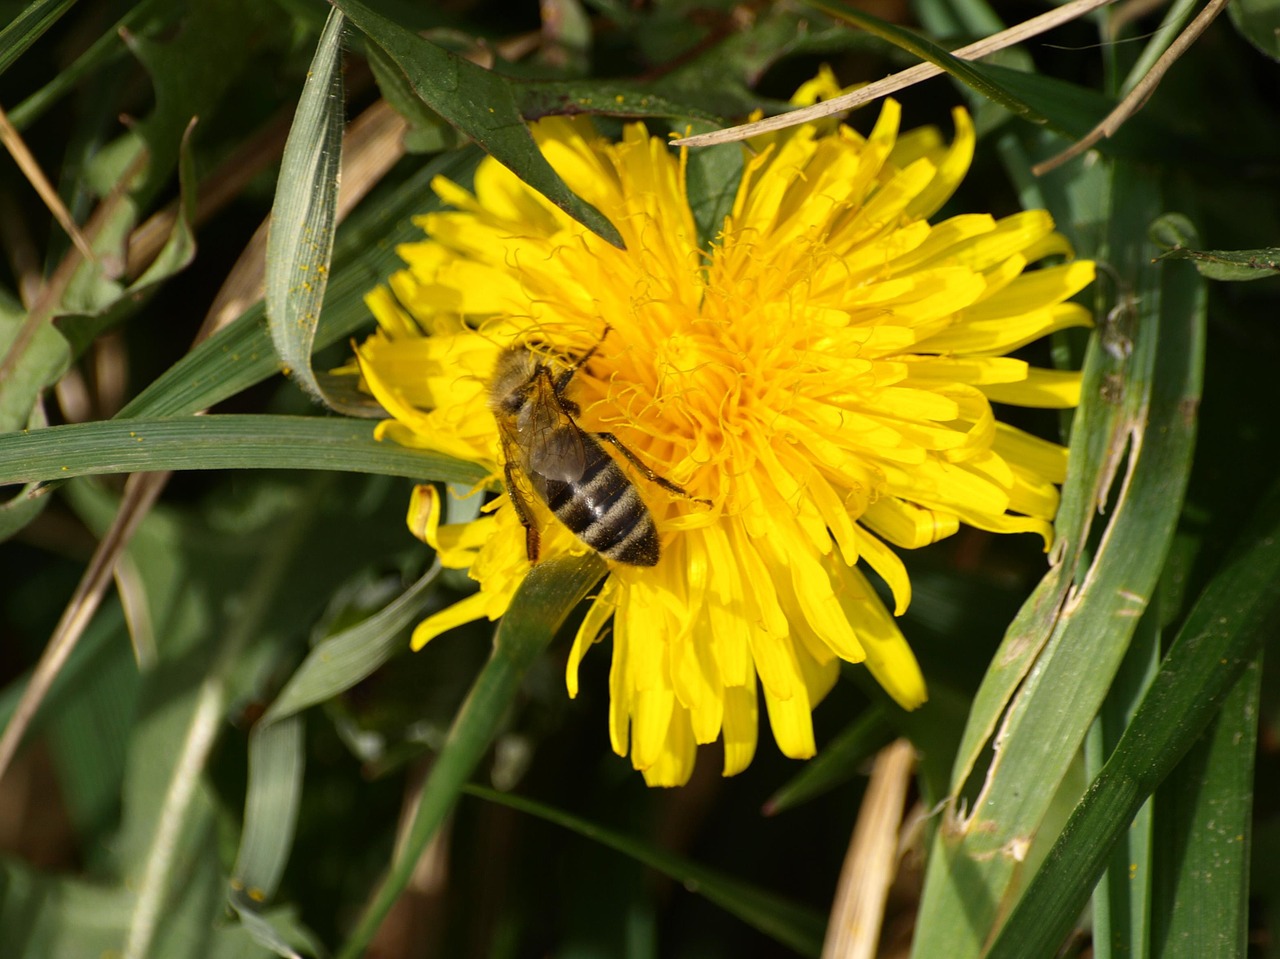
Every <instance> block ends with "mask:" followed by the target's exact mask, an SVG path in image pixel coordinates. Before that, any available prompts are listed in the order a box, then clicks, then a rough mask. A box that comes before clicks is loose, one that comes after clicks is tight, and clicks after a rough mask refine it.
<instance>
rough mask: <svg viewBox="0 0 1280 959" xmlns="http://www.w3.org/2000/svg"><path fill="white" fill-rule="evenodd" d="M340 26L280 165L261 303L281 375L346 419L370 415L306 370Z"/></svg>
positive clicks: (319, 56) (326, 248) (335, 165)
mask: <svg viewBox="0 0 1280 959" xmlns="http://www.w3.org/2000/svg"><path fill="white" fill-rule="evenodd" d="M342 25H343V16H342V14H341V13H340V12H339V11H338V10H337V9H334V10H331V11H330V12H329V19H328V20H327V21H325V25H324V30H323V32H322V33H321V34H320V42H319V43H318V44H317V45H316V52H315V57H314V58H313V59H312V61H311V69H310V70H309V71H308V72H307V81H306V85H305V86H304V87H303V90H302V96H301V97H300V98H299V100H298V110H297V113H295V114H294V118H293V126H292V127H290V129H289V139H288V142H287V143H286V144H285V148H284V156H283V158H282V159H281V162H280V179H279V180H278V182H277V186H276V196H275V203H274V205H273V206H272V208H271V231H270V234H269V235H268V237H267V272H266V302H267V318H268V321H269V328H270V330H271V341H272V343H273V344H274V345H275V350H276V355H277V356H279V357H280V362H281V363H282V364H283V365H284V368H285V370H287V371H288V373H289V375H290V376H291V377H292V378H293V380H294V382H296V383H297V384H298V385H299V386H300V387H301V388H302V390H303V391H304V392H305V393H307V394H308V395H309V396H310V397H311V398H312V399H314V400H317V401H319V402H323V403H325V404H326V405H327V406H329V407H330V408H332V409H336V410H339V411H341V412H343V413H347V414H356V413H362V412H363V413H366V414H369V413H372V412H374V411H376V409H377V407H376V404H374V403H373V402H372V400H370V401H369V402H368V403H367V404H365V405H363V406H360V407H356V406H354V405H352V404H350V403H347V402H346V401H343V400H339V399H337V398H335V397H333V396H330V395H328V394H327V393H326V392H325V390H324V389H323V388H322V387H321V385H320V383H319V382H317V380H316V375H315V373H314V372H313V371H312V369H311V351H312V348H313V345H314V343H315V338H316V327H317V326H318V325H319V322H320V306H321V304H322V303H323V302H324V292H325V288H326V287H327V286H328V280H329V270H330V263H331V260H332V258H333V231H334V223H335V221H336V219H337V209H338V175H339V172H340V171H341V168H342V120H343V111H344V109H345V103H344V100H343V90H342Z"/></svg>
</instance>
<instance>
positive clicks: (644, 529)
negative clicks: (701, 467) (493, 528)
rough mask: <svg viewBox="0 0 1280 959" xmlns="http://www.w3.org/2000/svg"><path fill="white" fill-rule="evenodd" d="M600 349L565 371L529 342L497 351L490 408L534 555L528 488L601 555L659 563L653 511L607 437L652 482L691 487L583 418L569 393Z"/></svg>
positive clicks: (530, 552) (529, 550) (514, 500)
mask: <svg viewBox="0 0 1280 959" xmlns="http://www.w3.org/2000/svg"><path fill="white" fill-rule="evenodd" d="M605 333H606V334H607V333H608V330H607V329H606V331H605ZM601 339H602V340H603V337H601ZM598 348H599V343H597V344H596V346H593V347H592V348H591V349H590V350H588V351H587V352H586V353H584V354H583V355H582V356H580V357H578V358H577V359H576V360H572V361H571V362H570V363H568V364H567V365H566V366H565V367H564V368H563V369H559V370H556V369H553V367H552V365H551V364H550V363H549V362H548V361H546V360H544V359H543V358H541V357H540V356H539V355H538V354H537V353H535V352H533V350H532V349H530V347H529V346H527V345H517V346H513V347H511V348H509V349H507V350H505V351H503V353H502V354H501V355H500V356H499V357H498V361H497V363H496V364H495V365H494V371H493V375H492V377H491V378H490V380H489V408H490V410H491V411H492V412H493V416H494V419H495V420H496V421H497V423H498V433H499V436H500V438H501V440H502V450H503V460H504V463H503V475H504V479H505V482H506V488H507V495H508V496H510V498H511V503H512V505H513V506H514V507H515V510H516V514H517V515H518V516H519V519H520V523H521V524H522V525H523V526H524V529H525V547H526V551H527V553H528V556H529V559H530V561H531V562H537V560H538V555H539V548H540V541H541V537H540V534H539V530H538V524H537V518H536V516H535V515H534V512H533V508H532V504H531V503H530V502H529V498H528V495H527V494H528V493H529V492H531V493H532V494H533V495H534V496H536V497H537V499H538V500H540V501H541V502H542V503H543V504H544V505H546V507H547V508H548V509H549V510H550V511H551V513H552V515H553V516H555V517H556V519H558V520H559V521H560V522H561V523H563V524H564V525H565V527H566V528H567V529H568V530H569V531H570V532H571V533H573V535H574V536H576V537H577V538H578V539H579V540H580V541H581V542H582V543H584V544H585V545H587V546H589V547H590V548H591V549H593V550H595V551H596V552H598V553H600V554H601V555H602V556H605V557H607V558H608V559H611V560H613V561H614V562H618V563H625V564H627V565H630V566H654V565H656V564H657V562H658V559H659V558H660V556H661V547H660V545H659V542H658V529H657V527H656V526H655V525H654V522H653V516H652V515H651V514H650V512H649V508H648V507H647V506H645V504H644V500H643V499H641V497H640V492H639V490H638V489H637V488H636V485H635V483H633V482H632V481H631V480H630V479H629V478H628V476H627V474H626V473H625V472H624V471H623V469H622V467H621V466H620V465H619V464H618V463H617V462H615V461H614V460H613V458H612V457H610V456H609V454H608V453H607V452H606V451H605V449H604V444H608V445H610V446H612V447H614V448H615V449H616V450H618V451H619V452H620V453H622V455H623V456H625V457H626V459H627V460H628V461H629V462H630V463H631V464H632V465H633V466H634V467H635V468H636V469H637V470H638V471H639V472H640V473H641V474H643V475H644V476H645V477H646V478H647V479H649V480H650V481H652V482H654V483H657V484H658V485H659V486H662V487H663V488H664V489H667V490H670V491H671V492H674V493H679V494H680V495H683V496H688V495H689V494H688V493H686V492H685V490H684V489H683V488H682V487H680V486H677V485H676V484H675V483H672V482H670V481H669V480H666V479H665V478H663V477H661V476H659V475H658V474H657V473H655V472H654V471H653V470H652V469H650V468H649V467H648V466H646V465H645V464H644V463H643V462H641V461H640V459H639V458H638V457H637V456H636V455H635V454H634V453H632V452H631V450H629V449H627V447H626V446H624V445H623V444H622V443H621V442H620V441H619V440H618V438H617V437H616V436H614V435H613V434H612V433H591V432H587V431H586V430H584V429H583V428H582V427H581V426H579V425H578V416H579V412H580V411H579V409H578V405H577V404H576V403H575V402H573V400H571V399H570V398H569V397H568V396H567V395H566V394H567V391H568V388H569V385H570V383H571V382H572V380H573V377H574V374H576V373H577V372H578V370H580V369H581V368H582V367H583V366H585V365H586V363H587V362H588V361H589V360H590V359H591V357H592V356H594V355H595V352H596V350H597V349H598Z"/></svg>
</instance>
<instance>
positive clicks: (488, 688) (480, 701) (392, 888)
mask: <svg viewBox="0 0 1280 959" xmlns="http://www.w3.org/2000/svg"><path fill="white" fill-rule="evenodd" d="M603 573H604V564H603V563H602V562H601V560H600V557H599V556H597V555H596V554H594V553H591V554H589V555H587V556H569V557H565V558H563V559H558V560H551V561H548V562H545V563H540V564H539V565H537V566H535V567H534V568H533V569H532V570H531V571H530V572H529V575H528V576H527V577H526V578H525V581H524V582H523V583H522V584H521V586H520V588H519V590H518V591H517V592H516V595H515V598H514V599H513V600H512V601H511V606H510V608H508V610H507V612H506V614H505V615H504V616H503V617H502V622H501V624H500V625H499V626H498V630H497V633H496V635H495V636H494V644H493V654H492V655H491V656H490V658H489V661H488V662H487V663H486V664H485V666H484V669H483V670H481V672H480V675H479V676H477V677H476V681H475V683H474V684H473V685H472V687H471V691H470V692H469V693H468V695H467V699H466V701H465V702H464V703H463V705H462V708H461V709H460V710H459V711H458V714H457V716H456V717H455V719H454V722H453V726H452V728H451V729H450V730H449V736H448V738H447V739H446V740H445V744H444V747H443V748H442V749H441V750H440V755H439V756H437V757H436V761H435V765H434V766H433V767H432V769H431V774H430V776H429V777H428V778H427V782H426V785H425V786H424V787H423V790H422V794H421V796H420V798H419V802H418V808H417V810H416V811H415V813H414V818H413V824H412V825H411V826H410V828H409V835H408V838H407V839H406V840H405V842H404V844H403V847H402V848H401V849H400V850H399V856H398V858H397V859H396V861H395V862H394V863H393V864H392V866H391V870H390V872H389V873H388V874H387V876H386V878H385V879H383V881H382V883H381V884H380V885H379V887H378V890H377V892H376V893H375V895H374V898H373V901H372V902H371V903H370V905H369V906H368V908H367V909H366V910H365V913H364V915H363V916H361V918H360V921H359V923H358V924H357V926H356V928H355V930H354V931H353V932H352V934H351V936H350V938H349V939H348V940H347V942H346V944H345V945H344V946H343V948H342V950H341V952H339V954H338V955H339V959H355V957H357V956H360V955H363V953H364V951H365V949H366V948H367V947H368V945H369V943H370V942H371V941H372V939H373V936H374V933H376V932H377V930H378V926H379V925H381V923H382V920H383V919H384V918H385V917H386V915H387V913H388V912H389V911H390V909H391V907H392V905H393V904H394V903H395V901H396V899H397V898H398V897H399V896H400V893H401V892H402V891H403V890H404V888H405V886H406V885H407V884H408V882H409V880H410V878H411V877H412V874H413V870H414V868H415V867H416V866H417V863H418V858H419V857H420V856H421V855H422V851H423V850H424V849H425V848H426V847H427V844H428V843H429V842H430V841H431V839H432V837H434V836H435V834H436V831H437V830H438V829H439V828H440V824H441V823H442V822H443V821H444V818H445V816H446V815H447V814H448V812H449V810H450V809H452V808H453V806H454V804H455V803H456V802H457V799H458V794H459V793H460V792H461V790H462V787H463V786H464V785H465V784H466V781H467V779H468V778H469V777H470V776H471V773H472V772H473V771H474V770H475V768H476V766H477V765H478V764H479V762H480V760H481V758H482V757H483V756H484V754H485V751H486V750H488V748H489V745H490V744H491V743H492V742H493V740H494V737H495V736H497V734H498V730H499V728H500V726H501V722H502V716H503V713H504V712H505V711H506V709H507V707H508V706H509V705H510V704H511V702H512V700H513V699H514V698H515V695H516V693H517V692H518V691H519V688H520V682H521V680H522V679H523V678H524V674H525V672H526V671H527V670H528V669H529V667H530V666H531V665H532V664H533V661H534V660H535V659H536V658H537V657H538V655H539V654H540V653H541V652H542V651H543V650H544V649H545V648H546V646H547V644H548V643H550V642H551V637H552V636H554V635H555V632H556V630H557V629H559V628H560V625H561V624H562V623H563V622H564V620H565V617H567V616H568V615H569V613H570V611H571V610H572V609H573V608H574V607H575V606H576V605H577V604H578V603H579V601H581V600H582V599H583V597H585V596H586V595H587V592H588V591H589V590H590V589H591V587H592V586H594V585H595V584H596V583H597V582H598V581H599V579H600V577H601V575H602V574H603Z"/></svg>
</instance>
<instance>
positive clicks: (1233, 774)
mask: <svg viewBox="0 0 1280 959" xmlns="http://www.w3.org/2000/svg"><path fill="white" fill-rule="evenodd" d="M1277 580H1280V485H1276V486H1273V487H1272V489H1271V491H1270V492H1269V493H1268V494H1267V496H1266V497H1265V499H1264V500H1263V502H1262V504H1261V505H1260V507H1259V509H1258V511H1257V512H1256V514H1255V516H1254V519H1253V521H1252V522H1250V523H1249V525H1248V532H1247V533H1246V534H1245V536H1244V537H1243V541H1242V542H1241V543H1240V544H1239V546H1238V548H1237V550H1236V551H1235V553H1234V556H1233V557H1232V558H1231V559H1230V560H1229V561H1228V562H1227V563H1225V564H1224V565H1223V567H1222V569H1221V571H1220V572H1219V573H1218V574H1217V576H1215V577H1214V578H1213V580H1212V581H1211V582H1210V583H1209V585H1208V586H1207V587H1206V588H1205V590H1204V592H1203V593H1202V594H1201V596H1200V599H1199V600H1198V601H1197V603H1196V605H1195V607H1194V608H1193V609H1192V611H1191V613H1190V615H1189V616H1188V617H1187V621H1186V624H1185V625H1184V626H1183V627H1182V629H1181V630H1180V631H1179V634H1178V638H1177V640H1176V641H1175V642H1174V645H1173V647H1172V648H1171V649H1170V650H1169V654H1168V655H1167V656H1166V657H1165V660H1164V664H1163V665H1162V666H1161V669H1160V673H1159V675H1158V676H1157V677H1156V681H1155V683H1153V684H1152V687H1151V691H1150V693H1148V695H1147V696H1146V698H1145V699H1144V700H1143V702H1142V705H1141V706H1140V707H1139V708H1138V711H1137V713H1136V714H1135V716H1134V719H1133V722H1132V724H1130V726H1129V728H1128V729H1127V730H1126V731H1125V734H1124V736H1123V737H1122V738H1121V740H1120V743H1119V744H1118V745H1117V746H1116V750H1115V752H1114V753H1113V754H1112V756H1111V758H1110V760H1108V762H1107V764H1106V766H1105V767H1104V768H1103V770H1102V772H1101V774H1099V776H1098V778H1097V779H1096V780H1095V781H1094V783H1093V785H1092V786H1090V788H1089V791H1088V792H1087V793H1086V795H1085V797H1084V799H1082V800H1081V802H1080V804H1079V806H1078V807H1077V808H1076V810H1075V812H1074V813H1073V814H1072V816H1071V819H1070V821H1069V822H1068V823H1067V826H1066V828H1065V829H1064V830H1063V832H1062V835H1061V836H1059V837H1058V840H1057V842H1055V843H1054V846H1053V849H1052V851H1051V852H1050V854H1049V857H1048V859H1047V860H1046V861H1045V864H1044V866H1043V868H1042V869H1041V870H1040V872H1039V873H1038V874H1037V875H1036V877H1035V878H1034V879H1033V880H1032V882H1031V884H1030V885H1029V886H1028V888H1027V891H1026V894H1025V895H1024V896H1023V897H1022V900H1021V901H1020V902H1019V903H1018V905H1017V907H1016V908H1015V909H1014V910H1013V912H1012V914H1011V916H1010V918H1009V921H1008V922H1007V923H1006V924H1005V925H1004V927H1003V928H1002V929H1001V930H1000V934H999V937H998V938H997V939H996V941H995V943H994V944H993V945H992V948H991V951H990V952H989V953H988V955H987V959H1026V957H1032V956H1042V955H1044V956H1048V955H1052V954H1053V951H1054V950H1055V949H1056V948H1057V946H1058V945H1059V944H1060V943H1061V942H1062V940H1063V939H1064V938H1065V937H1066V935H1067V934H1068V932H1069V931H1070V929H1071V926H1072V924H1073V923H1074V922H1075V921H1076V918H1077V917H1078V916H1079V914H1080V910H1081V909H1082V908H1083V906H1084V904H1085V901H1086V900H1087V899H1088V896H1089V892H1090V890H1091V889H1092V888H1093V885H1094V883H1095V882H1096V881H1097V879H1098V876H1099V875H1100V874H1101V873H1102V870H1103V868H1104V867H1105V865H1106V861H1107V858H1108V856H1109V855H1110V852H1111V850H1112V848H1113V847H1114V845H1115V843H1116V842H1117V840H1118V839H1119V838H1120V836H1121V835H1123V833H1124V831H1125V829H1126V828H1127V827H1128V824H1129V821H1130V820H1131V819H1132V818H1133V815H1134V814H1135V813H1136V812H1137V810H1138V809H1139V807H1141V805H1142V803H1143V802H1145V801H1146V799H1147V797H1148V796H1150V795H1151V793H1152V792H1153V791H1154V790H1155V789H1156V787H1157V786H1158V785H1159V784H1160V783H1161V782H1162V781H1163V780H1164V779H1165V777H1166V776H1168V775H1169V773H1170V772H1171V771H1172V770H1173V768H1174V766H1175V765H1176V764H1177V763H1178V762H1179V761H1180V760H1181V759H1182V757H1183V756H1185V755H1186V754H1187V752H1188V751H1189V750H1190V749H1191V747H1192V746H1193V745H1194V744H1195V742H1196V740H1197V738H1199V736H1200V735H1201V733H1203V732H1204V730H1205V729H1206V728H1207V727H1208V725H1209V724H1210V722H1211V721H1212V720H1213V719H1214V717H1215V715H1217V714H1218V712H1219V711H1220V707H1222V705H1223V703H1224V702H1225V701H1226V700H1227V699H1228V697H1229V696H1230V695H1231V694H1232V690H1233V688H1235V687H1236V686H1238V685H1242V684H1241V677H1242V676H1243V675H1244V674H1245V672H1246V670H1248V669H1249V668H1250V664H1251V663H1252V662H1253V660H1254V657H1256V656H1257V653H1258V650H1259V649H1260V648H1261V647H1262V644H1263V643H1264V642H1266V641H1267V640H1269V639H1270V638H1271V637H1273V636H1274V635H1275V631H1276V628H1277V627H1278V626H1280V590H1277V589H1276V588H1275V584H1276V582H1277ZM1255 682H1256V679H1255V678H1252V677H1251V678H1249V679H1248V680H1246V681H1245V683H1244V684H1243V685H1244V686H1245V687H1246V688H1245V689H1244V690H1242V691H1241V692H1240V693H1239V699H1238V700H1237V705H1236V707H1235V709H1236V713H1237V715H1238V716H1239V715H1240V714H1242V713H1243V712H1244V711H1245V709H1246V708H1247V706H1248V704H1249V702H1251V701H1252V697H1253V696H1254V692H1253V690H1252V688H1251V684H1253V683H1255ZM1224 716H1225V714H1224ZM1253 719H1254V721H1256V712H1255V713H1254V714H1253ZM1225 722H1226V724H1227V725H1228V726H1231V725H1232V724H1235V725H1237V726H1238V725H1239V724H1240V722H1241V720H1240V719H1239V718H1236V719H1232V718H1230V717H1227V718H1226V719H1225ZM1232 735H1234V734H1232ZM1215 738H1216V736H1215ZM1210 748H1212V747H1210ZM1236 759H1237V762H1236V763H1234V765H1235V767H1236V768H1235V769H1230V768H1229V767H1230V766H1231V765H1233V763H1231V761H1230V760H1224V761H1225V762H1226V763H1227V765H1228V773H1227V776H1226V778H1227V779H1228V780H1230V779H1235V780H1236V782H1237V784H1238V782H1239V777H1240V775H1241V770H1240V769H1239V766H1238V759H1239V756H1237V757H1236ZM1244 781H1245V782H1246V783H1247V782H1248V781H1249V779H1248V778H1247V777H1246V778H1245V779H1244ZM1245 793H1246V796H1247V789H1246V790H1245ZM1244 801H1246V798H1245V796H1240V795H1238V794H1237V795H1236V798H1235V803H1236V805H1237V807H1238V805H1239V803H1240V802H1244ZM1231 819H1232V821H1233V822H1239V821H1240V820H1239V812H1238V810H1237V811H1236V812H1235V813H1233V815H1232V817H1231ZM1225 838H1226V842H1227V844H1229V845H1230V844H1234V845H1236V846H1237V847H1241V846H1243V845H1244V844H1243V843H1239V842H1235V838H1236V837H1235V836H1231V835H1228V836H1226V837H1225ZM1216 842H1218V843H1220V842H1221V839H1218V840H1216ZM1220 850H1221V847H1220ZM1235 855H1239V852H1236V853H1235ZM1241 868H1242V867H1241ZM1232 872H1233V875H1232V876H1231V878H1229V879H1228V880H1227V883H1226V884H1227V886H1228V887H1230V888H1233V889H1234V890H1235V892H1234V893H1230V894H1234V895H1239V890H1240V888H1241V887H1240V885H1239V883H1242V882H1243V878H1242V876H1241V875H1240V873H1239V869H1233V870H1232ZM1233 884H1234V885H1233ZM1196 889H1197V892H1196V895H1202V894H1203V886H1202V884H1198V885H1197V887H1196ZM1234 913H1235V914H1236V915H1238V914H1239V910H1238V909H1236V910H1234ZM1233 933H1234V927H1233ZM1221 954H1223V955H1228V954H1230V955H1239V954H1240V953H1239V952H1235V953H1221ZM1200 955H1204V953H1201V954H1200Z"/></svg>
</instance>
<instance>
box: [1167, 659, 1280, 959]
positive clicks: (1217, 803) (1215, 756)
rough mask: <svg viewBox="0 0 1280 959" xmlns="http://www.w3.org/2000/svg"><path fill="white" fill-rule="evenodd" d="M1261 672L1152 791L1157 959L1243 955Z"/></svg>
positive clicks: (1254, 667) (1255, 669)
mask: <svg viewBox="0 0 1280 959" xmlns="http://www.w3.org/2000/svg"><path fill="white" fill-rule="evenodd" d="M1261 682H1262V670H1261V669H1260V668H1259V665H1258V661H1257V660H1255V661H1254V662H1253V663H1252V664H1250V665H1249V666H1248V667H1247V669H1246V671H1245V674H1244V675H1243V676H1242V677H1241V678H1240V681H1239V682H1237V683H1236V685H1235V686H1234V687H1233V688H1232V690H1231V692H1230V693H1228V694H1227V699H1226V702H1224V703H1223V704H1222V711H1221V712H1220V713H1219V714H1218V718H1217V720H1216V721H1215V722H1214V724H1213V726H1212V728H1211V730H1210V731H1209V732H1208V733H1207V734H1206V735H1205V736H1204V737H1202V738H1201V739H1200V740H1199V741H1198V742H1196V744H1195V746H1193V747H1192V749H1191V751H1190V752H1189V753H1188V754H1187V757H1186V758H1185V759H1184V760H1183V761H1182V762H1180V763H1179V764H1178V766H1177V767H1176V768H1175V769H1174V770H1173V772H1172V773H1171V774H1170V775H1169V778H1168V779H1166V780H1165V781H1164V783H1162V784H1161V786H1160V789H1159V790H1158V791H1157V792H1156V802H1157V803H1158V804H1159V809H1160V820H1159V822H1160V834H1159V836H1158V837H1157V844H1156V863H1157V867H1156V870H1155V876H1156V891H1157V893H1158V899H1157V902H1156V905H1157V909H1156V911H1155V914H1154V915H1153V917H1152V922H1151V925H1152V939H1153V941H1154V942H1155V944H1156V948H1155V949H1154V954H1155V955H1158V956H1160V957H1161V959H1235V957H1237V956H1243V955H1246V954H1247V953H1248V948H1247V941H1248V938H1249V897H1250V889H1249V861H1250V853H1251V845H1252V844H1251V840H1250V833H1251V832H1252V828H1253V827H1252V814H1253V789H1254V757H1255V755H1256V752H1255V750H1256V746H1257V741H1258V715H1259V694H1260V692H1261Z"/></svg>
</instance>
